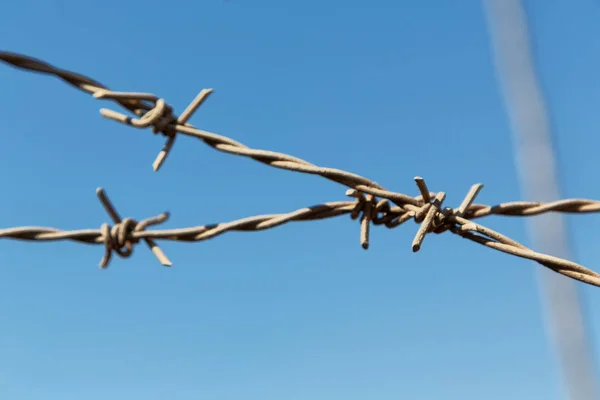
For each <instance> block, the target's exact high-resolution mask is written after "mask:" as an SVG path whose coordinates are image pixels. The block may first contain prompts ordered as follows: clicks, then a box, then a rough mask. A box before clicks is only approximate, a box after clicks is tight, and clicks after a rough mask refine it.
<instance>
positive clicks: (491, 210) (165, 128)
mask: <svg viewBox="0 0 600 400" xmlns="http://www.w3.org/2000/svg"><path fill="white" fill-rule="evenodd" d="M0 60H1V61H4V62H6V63H8V64H10V65H12V66H14V67H17V68H21V69H25V70H29V71H33V72H39V73H44V74H50V75H54V76H56V77H58V78H60V79H62V80H63V81H65V82H67V83H68V84H70V85H72V86H74V87H76V88H78V89H80V90H82V91H84V92H86V93H89V94H92V95H93V96H94V97H95V98H98V99H108V100H112V101H114V102H116V103H117V104H119V105H120V106H121V107H123V108H124V109H125V110H127V111H129V112H131V113H132V114H133V115H134V116H128V115H126V114H122V113H119V112H116V111H113V110H108V109H101V110H100V113H101V114H102V115H103V116H104V117H106V118H109V119H112V120H115V121H118V122H121V123H124V124H127V125H130V126H132V127H135V128H147V127H151V128H152V132H153V133H155V134H158V133H160V134H162V135H163V136H165V137H166V138H167V140H166V142H165V144H164V146H163V148H162V149H161V151H160V152H159V154H158V156H157V157H156V159H155V161H154V163H153V169H154V170H155V171H158V170H159V169H160V167H161V166H162V165H163V163H164V161H165V159H166V157H167V155H168V154H169V151H170V150H171V148H172V147H173V145H174V143H175V138H176V136H177V134H183V135H186V136H192V137H195V138H198V139H200V140H202V141H203V142H204V143H206V144H207V145H209V146H210V147H212V148H214V149H216V150H219V151H222V152H225V153H229V154H234V155H238V156H243V157H248V158H252V159H254V160H256V161H259V162H261V163H264V164H267V165H269V166H272V167H276V168H280V169H286V170H290V171H296V172H301V173H306V174H312V175H319V176H321V177H324V178H326V179H328V180H331V181H334V182H337V183H339V184H342V185H344V186H346V187H348V188H349V189H348V190H347V192H346V195H347V196H349V197H351V198H353V201H340V202H331V203H324V204H320V205H317V206H313V207H306V208H303V209H300V210H296V211H293V212H290V213H287V214H269V215H259V216H254V217H249V218H244V219H240V220H236V221H232V222H228V223H221V224H213V225H203V226H197V227H191V228H182V229H170V230H148V229H147V228H148V227H150V226H152V225H156V224H159V223H162V222H164V221H166V220H167V218H168V214H167V213H163V214H160V215H158V216H156V217H152V218H148V219H145V220H143V221H140V222H138V221H136V220H134V219H132V218H125V219H121V217H120V216H119V214H118V213H117V212H116V210H115V208H114V206H113V205H112V204H111V202H110V201H109V199H108V197H107V196H106V194H105V193H104V191H103V190H102V189H98V192H97V194H98V197H99V199H100V201H101V202H102V204H103V206H104V208H105V209H106V211H107V213H108V214H109V215H110V217H111V219H112V220H113V223H114V225H113V226H112V227H110V226H109V225H108V224H103V225H102V227H101V228H100V229H99V230H77V231H61V230H58V229H54V228H43V227H20V228H11V229H4V230H0V238H12V239H17V240H30V241H53V240H72V241H76V242H80V243H87V244H102V245H104V247H105V255H104V257H103V259H102V261H101V263H100V266H101V267H102V268H105V267H106V266H107V265H108V263H109V261H110V259H111V255H112V254H113V252H114V253H117V254H118V255H119V256H121V257H129V256H130V255H131V254H132V252H133V246H134V245H135V244H136V243H138V242H139V241H140V240H143V241H145V242H146V244H147V245H148V246H149V247H150V248H151V250H152V252H153V253H154V254H155V256H156V257H157V258H158V259H159V261H160V262H161V263H162V264H163V265H165V266H170V265H171V262H170V261H169V259H168V258H167V257H166V256H165V255H164V253H163V252H162V251H161V250H160V248H159V247H158V245H157V244H156V243H155V241H154V240H158V239H163V240H175V241H184V242H196V241H202V240H207V239H211V238H214V237H216V236H218V235H220V234H222V233H225V232H229V231H259V230H264V229H271V228H274V227H276V226H279V225H282V224H285V223H288V222H293V221H309V220H320V219H325V218H333V217H337V216H341V215H346V214H350V216H351V218H352V219H355V220H356V219H359V220H360V227H361V228H360V242H361V245H362V247H363V248H365V249H367V248H368V247H369V232H370V226H371V224H373V225H384V226H386V227H387V228H395V227H397V226H399V225H401V224H403V223H404V222H406V221H408V220H410V219H413V220H414V221H415V222H416V223H417V224H419V228H418V230H417V232H416V235H415V238H414V240H413V243H412V249H413V251H414V252H416V251H419V249H420V248H421V246H422V244H423V241H424V239H425V237H426V235H427V234H429V233H436V234H440V233H443V232H446V231H449V232H451V233H454V234H456V235H459V236H461V237H463V238H465V239H469V240H471V241H474V242H476V243H479V244H482V245H485V246H487V247H490V248H492V249H496V250H499V251H502V252H504V253H507V254H512V255H515V256H517V257H521V258H527V259H531V260H534V261H537V262H538V263H540V264H542V265H544V266H546V267H548V268H550V269H552V270H554V271H556V272H558V273H561V274H563V275H565V276H568V277H571V278H573V279H576V280H579V281H582V282H585V283H588V284H591V285H595V286H600V274H598V273H596V272H594V271H591V270H589V269H587V268H585V267H583V266H581V265H578V264H576V263H573V262H571V261H568V260H563V259H560V258H557V257H553V256H549V255H545V254H540V253H536V252H535V251H533V250H531V249H528V248H527V247H525V246H523V245H522V244H520V243H518V242H516V241H514V240H512V239H510V238H508V237H506V236H504V235H502V234H500V233H498V232H496V231H493V230H491V229H489V228H486V227H484V226H482V225H479V224H477V223H475V222H473V220H474V219H477V218H481V217H485V216H488V215H492V214H495V215H505V216H532V215H538V214H542V213H546V212H566V213H589V212H598V211H600V202H599V201H595V200H587V199H570V200H561V201H557V202H552V203H545V204H543V203H537V202H513V203H505V204H499V205H496V206H487V205H482V204H475V203H474V200H475V198H476V197H477V195H478V193H479V191H480V190H481V189H482V187H483V185H481V184H476V185H473V186H472V187H471V189H470V191H469V192H468V193H467V195H466V196H465V198H464V200H463V202H462V203H461V204H460V205H459V206H458V207H457V208H456V209H453V208H450V207H443V203H444V200H445V198H446V194H445V193H444V192H439V193H432V192H429V189H428V188H427V185H426V183H425V181H424V180H423V178H421V177H416V178H415V182H416V185H417V188H418V190H419V192H420V194H419V195H418V196H416V197H411V196H408V195H405V194H402V193H396V192H392V191H389V190H387V189H385V188H384V187H382V186H381V185H379V184H377V183H376V182H374V181H372V180H370V179H368V178H365V177H362V176H360V175H357V174H353V173H351V172H347V171H343V170H339V169H334V168H325V167H319V166H317V165H314V164H312V163H309V162H308V161H305V160H302V159H300V158H297V157H293V156H290V155H287V154H283V153H277V152H272V151H267V150H258V149H252V148H250V147H248V146H246V145H244V144H242V143H239V142H236V141H234V140H233V139H230V138H228V137H225V136H221V135H218V134H215V133H210V132H206V131H203V130H200V129H198V128H196V127H194V126H193V125H191V124H189V123H188V120H189V119H190V118H191V117H192V115H193V114H194V112H195V111H196V110H197V109H198V108H199V107H200V106H201V105H202V103H203V102H204V101H205V100H206V99H207V97H208V96H209V95H210V94H211V93H212V89H203V90H202V91H201V92H200V93H199V94H198V96H196V98H195V99H194V100H193V101H192V103H191V104H190V105H189V106H188V107H187V108H186V109H185V111H184V112H183V113H182V114H181V115H180V116H179V117H177V116H176V115H175V114H174V113H173V108H172V107H171V106H170V105H168V104H167V103H166V101H165V100H164V99H162V98H159V97H157V96H155V95H152V94H147V93H130V92H115V91H111V90H109V89H108V88H107V87H106V86H104V85H102V84H100V83H98V82H96V81H94V80H92V79H90V78H88V77H85V76H83V75H80V74H77V73H74V72H71V71H67V70H64V69H60V68H56V67H54V66H52V65H50V64H48V63H45V62H43V61H40V60H37V59H34V58H31V57H28V56H24V55H20V54H15V53H8V52H0Z"/></svg>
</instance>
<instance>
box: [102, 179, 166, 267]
mask: <svg viewBox="0 0 600 400" xmlns="http://www.w3.org/2000/svg"><path fill="white" fill-rule="evenodd" d="M96 194H97V195H98V199H99V200H100V202H101V203H102V205H103V206H104V209H105V210H106V212H107V213H108V215H110V217H111V219H112V220H113V222H114V223H115V225H114V226H113V227H112V229H111V228H109V226H108V224H102V228H101V232H102V233H101V234H102V238H103V242H104V246H105V248H106V250H105V252H104V257H102V261H100V268H107V267H108V263H109V262H110V259H111V256H112V252H113V251H114V252H116V253H117V254H118V255H119V256H121V257H123V258H126V257H129V256H131V254H132V253H133V245H134V244H135V243H137V242H138V240H139V239H136V238H135V237H132V236H131V234H132V233H133V232H141V231H143V230H144V229H146V227H148V226H151V225H156V224H159V223H162V222H164V221H166V220H167V218H168V217H169V215H168V214H167V213H162V214H160V215H159V216H156V217H153V218H148V219H146V220H144V221H141V222H139V223H138V222H137V221H136V220H134V219H132V218H125V219H124V220H122V219H121V217H120V216H119V214H118V213H117V210H116V209H115V207H114V206H113V204H112V203H111V201H110V200H109V198H108V196H107V195H106V193H105V192H104V189H102V188H98V189H96ZM144 241H145V242H146V244H147V245H148V247H150V250H152V253H153V254H154V255H155V256H156V258H158V261H159V262H160V263H161V264H162V265H164V266H166V267H170V266H171V265H172V264H171V261H170V260H169V259H168V258H167V256H166V255H165V254H164V253H163V251H162V250H161V249H160V247H158V245H157V244H156V242H154V240H152V239H150V238H145V239H144Z"/></svg>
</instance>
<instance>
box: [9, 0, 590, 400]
mask: <svg viewBox="0 0 600 400" xmlns="http://www.w3.org/2000/svg"><path fill="white" fill-rule="evenodd" d="M527 9H528V12H529V16H530V24H531V29H532V32H533V34H534V36H535V37H534V41H535V43H534V50H535V53H536V61H537V62H538V65H539V73H540V79H541V84H542V87H543V90H544V92H545V94H546V96H547V102H548V107H549V111H550V112H551V115H552V124H553V128H554V135H555V140H556V143H557V145H558V148H559V162H560V171H561V178H562V180H563V182H562V184H563V193H564V195H565V197H585V198H596V199H600V186H599V185H597V184H596V180H595V178H596V176H597V173H596V171H598V170H600V159H599V158H598V157H597V148H598V145H599V144H600V143H599V142H598V139H597V137H598V135H596V134H595V131H596V129H597V127H598V126H599V125H600V113H598V109H599V108H600V83H599V81H598V79H596V78H597V76H598V75H597V74H598V70H599V68H598V67H599V66H600V65H599V64H600V41H599V40H598V37H600V36H599V34H600V25H599V24H598V20H600V7H599V6H598V3H597V2H594V1H591V0H583V1H579V2H569V1H566V0H560V1H555V2H543V1H541V0H534V1H529V2H528V3H527ZM0 18H1V23H0V37H2V46H3V49H4V50H10V51H15V52H20V53H24V54H28V55H31V56H34V57H37V58H40V59H43V60H45V61H48V62H50V63H52V64H54V65H57V66H60V67H63V68H67V69H71V70H74V71H77V72H80V73H83V74H86V75H89V76H90V77H93V78H95V79H97V80H98V81H100V82H103V83H104V84H106V85H107V86H109V87H110V88H113V89H115V90H121V91H138V92H139V91H142V92H152V93H156V94H157V95H159V96H161V97H164V98H165V99H167V101H168V102H169V103H170V104H172V105H173V106H174V107H175V109H176V110H178V111H182V110H183V109H184V108H185V106H186V105H187V103H188V102H189V101H191V100H192V99H193V97H194V96H195V95H196V94H197V92H198V91H199V90H200V89H202V88H205V87H212V88H215V93H214V94H213V95H212V96H211V97H210V99H209V100H208V101H207V102H206V104H205V105H203V106H202V108H201V109H200V110H199V111H198V112H197V113H196V115H195V116H194V117H193V119H192V120H191V121H190V122H191V123H193V124H194V125H196V126H198V127H200V128H202V129H206V130H208V131H212V132H216V133H220V134H224V135H227V136H229V137H231V138H233V139H235V140H238V141H241V142H242V143H245V144H247V145H249V146H251V147H254V148H259V149H266V150H274V151H281V152H286V153H289V154H292V155H295V156H298V157H301V158H304V159H306V160H308V161H311V162H313V163H316V164H318V165H321V166H327V167H335V168H341V169H346V170H350V171H352V172H356V173H359V174H361V175H364V176H367V177H369V178H372V179H374V180H375V181H377V182H378V183H380V184H382V185H384V186H386V187H387V188H390V189H391V190H395V191H399V192H403V193H408V194H411V195H416V194H417V191H416V187H415V185H414V183H413V181H412V178H413V177H414V176H415V175H420V176H423V177H424V178H425V179H426V180H427V182H428V184H429V186H430V189H431V190H433V191H440V190H443V191H446V192H447V194H448V199H447V204H448V205H457V204H458V203H459V202H460V201H461V199H462V197H463V196H464V194H465V193H466V191H467V190H468V189H469V187H470V185H472V184H473V183H478V182H481V183H484V184H485V185H486V186H485V187H484V189H483V191H482V192H481V194H480V196H479V198H478V202H482V203H499V202H505V201H513V200H520V199H522V197H521V195H520V193H519V185H518V175H517V171H516V170H515V164H514V159H513V153H512V151H513V149H512V142H511V136H510V130H509V129H510V125H509V121H508V118H507V114H506V111H505V107H504V105H503V102H502V97H501V94H500V91H499V88H498V83H497V81H496V75H495V71H494V68H493V65H492V58H491V52H490V46H489V37H488V31H487V27H486V20H485V18H484V13H483V9H482V5H481V3H480V2H479V1H439V0H438V1H429V2H409V1H392V0H381V1H377V2H366V1H355V0H347V1H339V0H336V1H327V2H323V1H316V0H305V1H302V2H300V1H297V2H281V1H279V2H276V1H272V0H253V1H247V0H226V1H220V0H211V1H197V2H193V1H178V0H173V1H171V2H170V3H168V4H167V3H165V2H158V1H154V0H152V1H144V2H138V1H129V2H117V1H114V0H106V1H103V2H75V1H66V0H52V1H46V2H42V1H31V0H22V1H20V2H10V3H6V4H4V6H3V13H2V16H1V17H0ZM0 79H1V80H2V82H3V86H2V89H3V90H2V93H1V95H0V107H1V108H2V110H3V115H4V116H5V117H4V118H2V119H1V120H0V127H1V129H2V132H4V134H3V137H4V146H5V147H4V152H3V156H2V157H1V158H0V167H1V168H2V170H3V171H5V173H4V174H2V175H1V184H2V186H3V188H4V190H5V192H4V196H3V197H2V210H3V211H2V213H1V214H2V218H1V223H0V225H1V226H3V227H12V226H21V225H41V226H53V227H57V228H62V229H80V228H98V227H99V226H100V224H101V223H103V222H110V221H109V219H108V216H107V215H105V213H104V211H103V209H102V207H101V206H100V204H99V202H98V201H97V199H96V197H95V189H96V187H98V186H101V187H104V188H105V189H106V191H107V193H108V195H109V196H110V197H111V198H112V200H113V201H114V203H115V204H116V206H117V208H118V210H119V212H120V213H121V214H122V215H123V216H131V217H134V218H138V219H143V218H146V217H148V216H152V215H156V214H157V213H159V212H162V211H165V210H168V211H170V212H171V215H172V217H171V219H170V220H169V221H168V223H167V224H165V227H183V226H193V225H203V224H209V223H215V222H225V221H230V220H233V219H237V218H242V217H245V216H250V215H255V214H265V213H279V212H287V211H292V210H295V209H297V208H302V207H305V206H309V205H313V204H317V203H321V202H327V201H339V200H345V195H344V192H345V188H344V187H341V186H339V185H337V184H335V183H332V182H329V181H326V180H324V179H321V178H319V177H315V176H306V175H301V174H296V173H291V172H287V171H282V170H277V169H273V168H268V167H267V166H264V165H262V164H260V163H256V162H254V161H252V160H249V159H244V158H237V157H234V156H231V155H227V154H223V153H219V152H217V151H214V150H212V149H211V148H209V147H207V146H205V145H204V144H202V143H201V142H199V141H195V140H193V139H190V138H181V139H180V140H178V142H177V143H176V146H175V149H174V150H173V152H172V154H171V156H170V157H169V159H168V160H167V163H166V164H165V166H164V167H163V169H162V170H161V171H160V172H159V173H153V172H152V169H151V164H152V161H153V159H154V157H155V155H156V154H157V152H158V151H159V150H160V148H161V146H162V144H163V139H162V138H159V137H155V136H153V135H152V134H151V133H150V131H149V130H145V131H142V130H134V129H133V128H129V127H126V126H122V125H119V124H116V123H114V122H112V121H108V120H104V119H102V118H101V117H100V115H99V113H98V109H99V108H100V107H110V104H109V103H107V102H100V101H98V100H95V99H93V98H92V97H91V96H88V95H86V94H83V93H81V92H78V91H76V90H74V89H72V88H70V87H68V86H67V85H65V84H63V83H62V82H60V81H59V80H57V79H53V78H50V77H45V76H41V75H35V74H31V73H25V72H22V71H19V70H16V69H13V68H10V67H8V66H6V65H2V66H1V68H0ZM599 218H600V217H598V216H593V215H586V216H571V217H569V223H570V234H571V235H572V243H573V250H574V254H575V259H574V261H577V262H579V263H581V264H583V265H586V266H588V267H591V268H594V269H598V268H600V262H599V261H598V260H599V259H600V250H599V247H598V245H597V243H598V240H597V229H596V225H597V224H598V222H599V221H600V219H599ZM481 222H482V223H484V224H485V225H487V226H489V227H491V228H493V229H497V230H499V231H501V232H502V233H504V234H506V235H508V236H510V237H512V238H514V239H516V240H519V241H521V242H523V243H525V244H528V243H529V242H530V240H529V238H528V236H527V231H526V229H525V224H524V220H522V219H516V218H502V217H491V218H486V219H485V220H482V221H481ZM416 230H417V225H415V224H413V223H411V222H409V223H407V224H406V225H403V226H401V227H399V228H397V229H394V230H387V229H385V228H374V229H373V232H372V240H371V248H370V249H369V250H368V251H364V250H363V249H362V248H361V247H360V244H359V225H358V223H357V222H356V221H351V220H350V219H349V218H346V217H341V218H338V219H335V220H328V221H321V222H312V223H298V224H290V225H286V226H282V227H279V228H277V229H275V230H272V231H263V232H259V233H231V234H226V235H224V236H221V237H218V238H216V239H214V240H210V241H207V242H202V243H197V244H180V243H163V244H162V248H163V249H164V250H165V252H166V253H167V254H168V255H169V257H170V258H171V259H172V261H173V263H174V266H173V268H171V269H166V268H163V267H161V266H160V265H159V264H158V263H157V261H156V260H155V259H154V258H153V256H152V254H151V253H150V252H149V251H148V249H147V248H145V246H143V245H140V246H139V247H138V248H136V252H135V254H134V256H133V257H132V258H130V259H127V260H122V259H120V258H117V257H115V258H114V261H113V262H112V264H111V265H110V267H109V269H108V270H105V271H102V270H99V269H98V267H97V264H98V262H99V260H100V258H101V256H102V253H103V250H102V248H101V247H100V246H97V247H91V246H85V245H80V244H75V243H68V242H61V243H49V244H48V243H43V244H41V243H22V242H16V241H8V240H6V241H2V242H0V255H1V257H2V279H0V320H1V321H2V324H3V329H2V330H1V331H0V360H1V361H0V396H2V398H5V399H23V400H29V399H49V400H53V399H60V400H70V399H82V398H85V399H90V400H93V399H104V398H107V397H110V398H111V399H115V400H119V399H130V398H144V399H147V400H153V399H173V400H176V399H192V398H193V399H196V398H202V399H223V400H228V399H246V400H253V399H261V400H263V399H290V400H291V399H313V400H318V399H332V398H333V399H345V400H352V399H399V398H403V399H404V398H406V399H425V400H428V399H439V398H444V399H461V400H465V399H481V398H485V399H488V400H495V399H507V398H510V399H542V398H543V399H548V400H551V399H562V398H564V389H563V386H562V384H561V382H560V379H559V378H560V375H559V370H558V367H557V364H556V362H555V358H554V354H553V352H552V351H551V349H550V348H549V346H548V343H547V340H546V335H545V331H544V324H543V319H542V314H541V304H540V299H539V297H538V288H537V284H536V276H537V275H536V274H535V268H537V267H536V266H534V265H533V264H532V263H531V262H529V261H526V260H521V259H517V258H513V257H511V256H508V255H505V254H500V253H496V252H493V251H492V250H490V249H486V248H483V247H481V246H477V245H475V244H473V243H470V242H467V241H465V240H460V239H459V238H457V237H451V235H450V234H446V235H440V236H430V237H428V238H427V239H426V241H425V243H424V245H423V248H422V250H421V251H420V252H419V253H417V254H413V253H412V251H411V249H410V243H411V240H412V237H413V235H414V233H415V232H416ZM580 287H581V288H582V290H583V295H584V297H585V302H586V308H587V309H588V310H594V309H595V308H597V307H598V305H600V292H599V291H598V289H597V288H593V287H585V286H583V285H580ZM589 317H590V334H591V337H592V339H593V340H594V341H595V342H598V333H599V332H600V320H599V319H598V318H597V317H595V316H594V315H593V313H591V312H590V314H589ZM597 347H598V346H596V348H597ZM594 351H595V352H596V353H597V352H598V351H597V350H596V349H595V350H594Z"/></svg>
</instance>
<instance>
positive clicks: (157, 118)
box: [94, 89, 213, 171]
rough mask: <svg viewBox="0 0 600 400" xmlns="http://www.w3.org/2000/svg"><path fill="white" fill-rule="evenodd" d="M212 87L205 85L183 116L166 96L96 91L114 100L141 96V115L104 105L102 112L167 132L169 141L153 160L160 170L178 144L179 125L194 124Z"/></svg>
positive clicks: (134, 98) (141, 126) (139, 97)
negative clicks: (120, 111) (176, 114)
mask: <svg viewBox="0 0 600 400" xmlns="http://www.w3.org/2000/svg"><path fill="white" fill-rule="evenodd" d="M212 91H213V90H212V89H203V90H202V91H201V92H200V93H199V94H198V95H197V96H196V98H195V99H194V100H193V101H192V102H191V103H190V105H188V107H187V108H186V109H185V110H184V111H183V113H182V114H181V115H180V116H179V117H176V116H175V115H174V113H173V108H172V107H171V106H170V105H168V104H167V103H166V102H165V100H164V99H161V98H159V97H157V96H155V95H153V94H148V93H129V92H113V91H110V90H99V91H98V92H96V93H94V97H95V98H97V99H113V100H125V99H129V100H137V101H138V102H139V104H140V105H141V106H140V107H141V108H139V109H136V110H135V111H134V112H135V114H136V115H137V116H139V118H132V117H129V116H127V115H125V114H121V113H119V112H116V111H113V110H107V109H104V108H103V109H101V110H100V114H102V116H103V117H106V118H109V119H112V120H114V121H117V122H121V123H124V124H127V125H130V126H133V127H136V128H147V127H149V126H152V133H154V134H158V133H161V134H162V135H163V136H166V137H167V141H166V142H165V144H164V145H163V148H162V149H161V151H160V152H159V153H158V156H156V159H155V160H154V163H152V168H153V169H154V171H158V170H159V169H160V167H161V166H162V164H163V163H164V162H165V160H166V158H167V156H168V154H169V152H170V151H171V149H172V148H173V145H174V144H175V136H176V134H177V131H178V129H181V128H182V127H185V126H188V127H189V126H190V125H189V124H188V123H187V121H188V120H189V119H190V118H191V117H192V115H193V114H194V112H196V110H197V109H198V108H199V107H200V106H201V105H202V103H203V102H204V100H206V98H208V96H209V95H210V94H211V93H212Z"/></svg>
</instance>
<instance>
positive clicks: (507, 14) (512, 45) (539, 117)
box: [484, 0, 598, 400]
mask: <svg viewBox="0 0 600 400" xmlns="http://www.w3.org/2000/svg"><path fill="white" fill-rule="evenodd" d="M484 6H485V10H486V13H487V18H488V23H489V27H490V34H491V38H492V47H493V54H494V61H495V65H496V69H497V74H498V78H499V82H500V84H501V88H502V92H503V95H504V100H505V103H506V107H507V110H508V114H509V117H510V121H511V124H512V132H513V141H514V147H515V152H516V159H517V167H518V171H519V173H520V181H521V191H522V193H523V195H524V196H525V197H526V198H525V199H524V200H531V201H541V202H548V201H553V200H557V199H559V198H560V193H559V187H558V184H557V173H556V162H555V159H554V152H553V148H552V141H551V136H550V128H549V123H548V116H547V112H546V109H545V104H544V99H543V96H542V94H541V91H540V89H539V87H538V81H537V77H536V73H535V68H534V66H533V61H532V56H531V49H530V42H529V34H528V29H527V20H526V15H525V12H524V9H523V5H522V4H521V0H484ZM528 223H529V225H528V228H529V231H530V234H531V237H532V239H533V242H534V243H533V244H534V248H535V249H536V250H538V251H540V252H542V253H548V254H552V255H555V256H558V257H561V258H566V259H571V257H570V254H569V253H570V249H569V245H568V240H567V238H566V234H565V220H564V218H563V217H562V216H561V215H560V214H558V213H556V214H553V213H549V214H544V215H541V216H536V217H533V218H530V219H529V220H528ZM537 271H538V278H539V280H538V281H539V286H540V291H541V295H542V297H543V300H544V303H545V311H546V312H545V315H546V325H547V330H548V332H549V333H550V339H551V340H552V341H553V342H554V344H555V345H556V348H557V351H558V357H559V360H560V363H561V365H562V371H563V374H564V379H565V383H566V386H567V390H568V393H569V397H570V398H571V399H572V400H598V397H597V387H596V383H595V379H594V367H593V363H592V354H591V349H590V346H589V343H588V339H587V337H586V329H585V325H584V319H583V314H582V312H581V307H580V304H579V296H578V292H577V287H576V286H575V282H574V281H572V280H570V279H568V278H566V277H563V276H562V275H559V274H557V273H555V272H553V271H550V270H548V269H546V268H541V267H539V266H538V268H537Z"/></svg>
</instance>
